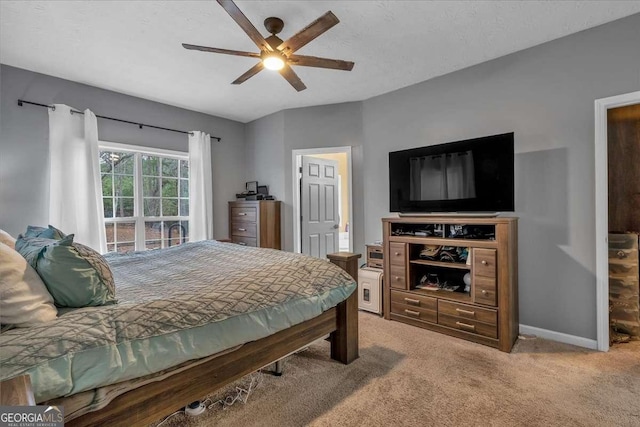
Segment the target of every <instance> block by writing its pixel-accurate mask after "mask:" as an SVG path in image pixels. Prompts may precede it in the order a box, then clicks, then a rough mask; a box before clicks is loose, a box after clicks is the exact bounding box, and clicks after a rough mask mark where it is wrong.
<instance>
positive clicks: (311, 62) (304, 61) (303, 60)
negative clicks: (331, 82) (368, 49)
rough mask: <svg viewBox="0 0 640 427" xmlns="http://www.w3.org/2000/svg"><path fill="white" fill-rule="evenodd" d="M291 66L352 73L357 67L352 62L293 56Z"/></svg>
mask: <svg viewBox="0 0 640 427" xmlns="http://www.w3.org/2000/svg"><path fill="white" fill-rule="evenodd" d="M289 64H291V65H302V66H304V67H318V68H330V69H332V70H344V71H351V70H352V69H353V66H354V65H355V64H354V63H353V62H351V61H343V60H341V59H328V58H318V57H317V56H305V55H291V56H290V57H289Z"/></svg>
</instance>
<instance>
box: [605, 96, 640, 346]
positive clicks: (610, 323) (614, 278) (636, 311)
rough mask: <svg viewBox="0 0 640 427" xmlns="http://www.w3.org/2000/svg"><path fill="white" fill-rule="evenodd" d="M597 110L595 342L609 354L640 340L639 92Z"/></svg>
mask: <svg viewBox="0 0 640 427" xmlns="http://www.w3.org/2000/svg"><path fill="white" fill-rule="evenodd" d="M595 107H596V111H595V113H596V123H595V125H596V133H595V136H596V138H595V142H596V147H595V149H596V153H595V154H596V155H595V159H596V161H595V166H596V168H595V172H596V280H597V290H596V300H597V338H598V349H599V350H602V351H607V350H608V349H609V345H610V339H612V341H613V342H615V341H620V342H622V341H624V340H625V339H635V340H638V339H640V283H639V282H640V278H639V276H638V268H639V267H638V234H637V233H638V232H640V222H639V220H638V210H639V208H640V92H634V93H630V94H625V95H620V96H615V97H611V98H605V99H600V100H597V101H596V103H595ZM634 232H635V234H634ZM625 336H626V337H627V338H625Z"/></svg>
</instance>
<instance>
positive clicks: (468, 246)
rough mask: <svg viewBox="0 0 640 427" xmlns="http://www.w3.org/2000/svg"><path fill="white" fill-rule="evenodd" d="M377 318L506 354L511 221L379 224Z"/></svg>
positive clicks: (512, 275) (513, 287)
mask: <svg viewBox="0 0 640 427" xmlns="http://www.w3.org/2000/svg"><path fill="white" fill-rule="evenodd" d="M382 225H383V250H384V297H383V299H384V316H385V318H386V319H390V320H396V321H399V322H404V323H408V324H410V325H413V326H418V327H421V328H425V329H430V330H433V331H437V332H441V333H444V334H447V335H452V336H455V337H458V338H463V339H467V340H469V341H474V342H477V343H480V344H484V345H488V346H491V347H496V348H498V349H500V350H501V351H505V352H510V351H511V348H512V347H513V344H514V343H515V341H516V339H517V337H518V329H519V321H518V259H517V258H518V255H517V247H518V241H517V237H518V219H517V218H513V217H493V218H478V217H400V218H384V219H383V220H382Z"/></svg>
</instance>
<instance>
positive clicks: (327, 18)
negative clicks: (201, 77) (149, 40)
mask: <svg viewBox="0 0 640 427" xmlns="http://www.w3.org/2000/svg"><path fill="white" fill-rule="evenodd" d="M218 3H219V4H220V6H222V7H223V8H224V10H226V11H227V13H228V14H229V15H230V16H231V18H233V20H234V21H236V23H237V24H238V25H239V26H240V28H242V29H243V30H244V32H245V33H247V35H248V36H249V38H250V39H251V40H252V41H253V42H254V43H255V44H256V46H258V48H259V49H260V53H254V52H243V51H239V50H229V49H219V48H215V47H206V46H196V45H192V44H186V43H183V44H182V46H183V47H184V48H185V49H190V50H201V51H204V52H213V53H224V54H227V55H236V56H246V57H249V58H259V59H260V62H258V63H257V64H256V65H254V66H253V67H251V68H250V69H249V70H248V71H247V72H246V73H244V74H243V75H241V76H240V77H238V78H237V79H236V80H234V81H233V82H232V83H231V84H234V85H238V84H240V83H244V82H245V81H247V80H248V79H249V78H251V77H253V76H255V75H256V74H258V73H259V72H260V71H262V70H263V69H264V68H267V69H270V70H277V71H279V72H280V74H281V75H282V77H284V78H285V79H286V80H287V81H288V82H289V83H290V84H291V86H293V87H294V88H295V89H296V90H297V91H298V92H300V91H301V90H305V89H306V88H307V87H306V86H305V84H304V83H302V80H300V78H299V77H298V75H297V74H296V73H295V72H294V71H293V69H292V68H291V65H301V66H305V67H318V68H329V69H333V70H344V71H351V69H352V68H353V66H354V63H353V62H350V61H342V60H339V59H327V58H318V57H316V56H305V55H294V52H295V51H297V50H298V49H300V48H301V47H303V46H304V45H306V44H307V43H309V42H310V41H312V40H313V39H315V38H316V37H318V36H320V35H321V34H323V33H324V32H325V31H327V30H329V29H330V28H331V27H333V26H334V25H336V24H337V23H338V22H340V21H339V20H338V18H337V17H336V16H335V15H334V14H333V13H332V12H331V11H329V12H327V13H325V14H324V15H322V16H321V17H320V18H318V19H316V20H315V21H313V22H312V23H311V24H309V25H307V26H306V27H305V28H303V29H302V30H300V31H299V32H298V33H296V34H295V35H293V36H292V37H291V38H289V39H288V40H287V41H282V39H280V38H279V37H278V36H277V35H276V34H278V33H279V32H280V31H282V28H284V22H283V21H282V19H280V18H275V17H270V18H267V19H265V20H264V26H265V27H266V29H267V31H268V32H269V33H271V35H270V36H269V37H267V38H266V39H265V38H264V37H262V34H260V33H259V32H258V30H257V29H256V27H254V26H253V24H252V23H251V22H250V21H249V20H248V19H247V17H246V16H244V14H243V13H242V12H241V11H240V9H239V8H238V6H236V4H235V3H234V2H233V1H232V0H218Z"/></svg>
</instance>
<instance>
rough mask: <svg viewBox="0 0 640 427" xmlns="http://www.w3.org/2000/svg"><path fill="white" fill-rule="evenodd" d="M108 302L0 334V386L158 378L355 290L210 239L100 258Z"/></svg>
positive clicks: (58, 389) (77, 388)
mask: <svg viewBox="0 0 640 427" xmlns="http://www.w3.org/2000/svg"><path fill="white" fill-rule="evenodd" d="M106 258H107V261H108V262H109V265H110V266H111V269H112V271H113V274H114V278H115V282H116V296H117V298H118V301H119V302H118V304H114V305H109V306H102V307H87V308H81V309H73V310H66V311H61V312H60V313H59V316H58V319H56V320H55V321H53V322H48V323H46V324H43V325H39V326H34V327H30V328H17V329H12V330H9V331H6V332H3V333H2V334H0V358H1V360H2V364H1V366H0V379H8V378H12V377H15V376H18V375H22V374H29V375H30V376H31V381H32V384H33V391H34V394H35V399H36V402H43V401H47V400H50V399H54V398H58V397H62V396H69V395H72V394H76V393H79V392H82V391H86V390H92V389H95V388H99V387H103V386H106V385H109V384H115V383H118V382H121V381H126V380H131V379H134V378H139V377H143V376H146V375H150V374H154V373H158V372H161V371H163V370H165V369H168V368H171V367H173V366H177V365H180V364H181V363H184V362H186V361H189V360H195V359H200V358H203V357H207V356H210V355H212V354H215V353H218V352H221V351H224V350H226V349H229V348H232V347H235V346H237V345H241V344H243V343H247V342H250V341H254V340H257V339H261V338H264V337H266V336H269V335H272V334H274V333H276V332H279V331H281V330H284V329H287V328H289V327H291V326H293V325H296V324H298V323H302V322H304V321H306V320H309V319H312V318H314V317H316V316H318V315H320V314H321V313H322V312H323V311H326V310H328V309H330V308H332V307H335V306H336V305H337V304H339V303H340V302H342V301H344V300H345V299H346V298H347V297H348V296H349V295H350V294H351V293H352V292H353V291H354V290H355V288H356V286H357V285H356V283H355V282H354V281H353V279H352V278H351V277H350V276H349V275H348V274H347V273H345V272H344V271H343V270H342V269H340V268H338V267H337V266H335V265H333V264H331V263H329V262H326V261H325V260H321V259H317V258H310V257H307V256H304V255H300V254H294V253H290V252H282V251H278V250H272V249H262V248H251V247H244V246H240V245H234V244H229V243H220V242H216V241H204V242H195V243H187V244H184V245H180V246H175V247H172V248H168V249H161V250H153V251H144V252H133V253H130V254H125V255H122V254H109V255H107V256H106Z"/></svg>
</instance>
